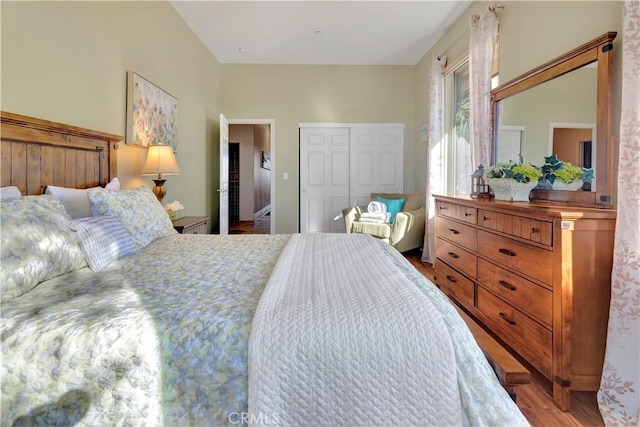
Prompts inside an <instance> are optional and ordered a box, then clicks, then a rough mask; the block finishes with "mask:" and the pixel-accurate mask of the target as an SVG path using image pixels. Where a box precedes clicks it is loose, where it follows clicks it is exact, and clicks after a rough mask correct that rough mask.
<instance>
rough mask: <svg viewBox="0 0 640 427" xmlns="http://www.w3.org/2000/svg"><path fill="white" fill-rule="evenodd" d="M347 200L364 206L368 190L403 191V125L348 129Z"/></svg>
mask: <svg viewBox="0 0 640 427" xmlns="http://www.w3.org/2000/svg"><path fill="white" fill-rule="evenodd" d="M350 140H351V145H350V156H349V158H350V177H349V180H350V200H351V202H352V204H353V205H358V206H364V205H366V204H367V203H369V201H370V200H371V193H398V192H403V191H404V128H403V127H399V126H398V127H396V126H389V127H386V126H382V127H373V126H372V127H366V126H365V127H354V128H351V133H350Z"/></svg>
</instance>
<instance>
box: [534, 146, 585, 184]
mask: <svg viewBox="0 0 640 427" xmlns="http://www.w3.org/2000/svg"><path fill="white" fill-rule="evenodd" d="M541 169H542V174H543V179H544V180H545V181H546V182H548V183H549V185H551V188H553V189H554V190H567V191H576V190H578V189H580V188H582V185H583V184H584V183H585V182H591V180H592V179H593V169H588V168H581V167H579V166H575V165H574V164H572V163H571V162H563V161H561V160H559V159H558V157H557V156H556V155H555V154H552V155H550V156H549V157H545V158H544V165H543V166H542V168H541Z"/></svg>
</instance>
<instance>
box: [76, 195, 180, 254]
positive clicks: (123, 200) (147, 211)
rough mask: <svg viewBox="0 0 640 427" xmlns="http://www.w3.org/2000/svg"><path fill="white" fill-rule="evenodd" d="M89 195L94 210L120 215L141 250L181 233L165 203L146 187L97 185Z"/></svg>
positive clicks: (101, 213) (98, 213)
mask: <svg viewBox="0 0 640 427" xmlns="http://www.w3.org/2000/svg"><path fill="white" fill-rule="evenodd" d="M87 196H88V197H89V204H90V205H91V213H92V214H93V215H94V216H100V215H105V214H110V215H113V216H115V217H116V218H118V219H119V220H120V222H121V223H122V225H123V226H124V228H126V229H127V231H128V232H129V233H130V234H131V236H132V237H133V241H134V242H135V244H136V248H137V249H142V248H144V247H145V246H147V245H148V244H149V243H151V242H153V241H154V240H156V239H157V238H160V237H164V236H169V235H171V234H176V233H177V232H176V230H175V229H174V228H173V224H172V223H171V220H170V219H169V215H167V212H166V211H165V210H164V208H163V207H162V204H160V202H158V199H157V198H156V196H155V195H154V194H153V193H152V192H151V190H149V189H148V188H146V187H138V188H135V189H132V190H120V191H110V190H105V189H103V188H97V189H91V190H89V191H88V192H87Z"/></svg>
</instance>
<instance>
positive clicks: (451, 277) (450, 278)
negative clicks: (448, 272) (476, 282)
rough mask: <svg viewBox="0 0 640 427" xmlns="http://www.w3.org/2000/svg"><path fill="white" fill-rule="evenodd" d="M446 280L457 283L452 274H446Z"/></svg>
mask: <svg viewBox="0 0 640 427" xmlns="http://www.w3.org/2000/svg"><path fill="white" fill-rule="evenodd" d="M447 280H448V281H450V282H451V283H458V280H456V278H455V277H453V276H447Z"/></svg>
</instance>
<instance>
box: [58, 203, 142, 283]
mask: <svg viewBox="0 0 640 427" xmlns="http://www.w3.org/2000/svg"><path fill="white" fill-rule="evenodd" d="M69 228H71V229H72V230H75V231H77V232H78V237H79V238H80V247H81V248H82V251H83V252H84V257H85V259H86V260H87V264H89V267H90V268H91V269H92V270H93V271H100V270H103V269H104V268H106V267H107V266H108V265H109V264H111V263H112V262H114V261H116V260H119V259H121V258H124V257H127V256H130V255H133V254H135V253H136V244H135V243H134V242H133V237H131V234H129V232H128V231H127V230H126V229H125V228H124V227H123V225H122V223H121V222H120V220H118V218H116V217H113V216H110V215H104V216H93V217H87V218H78V219H74V220H71V221H69Z"/></svg>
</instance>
